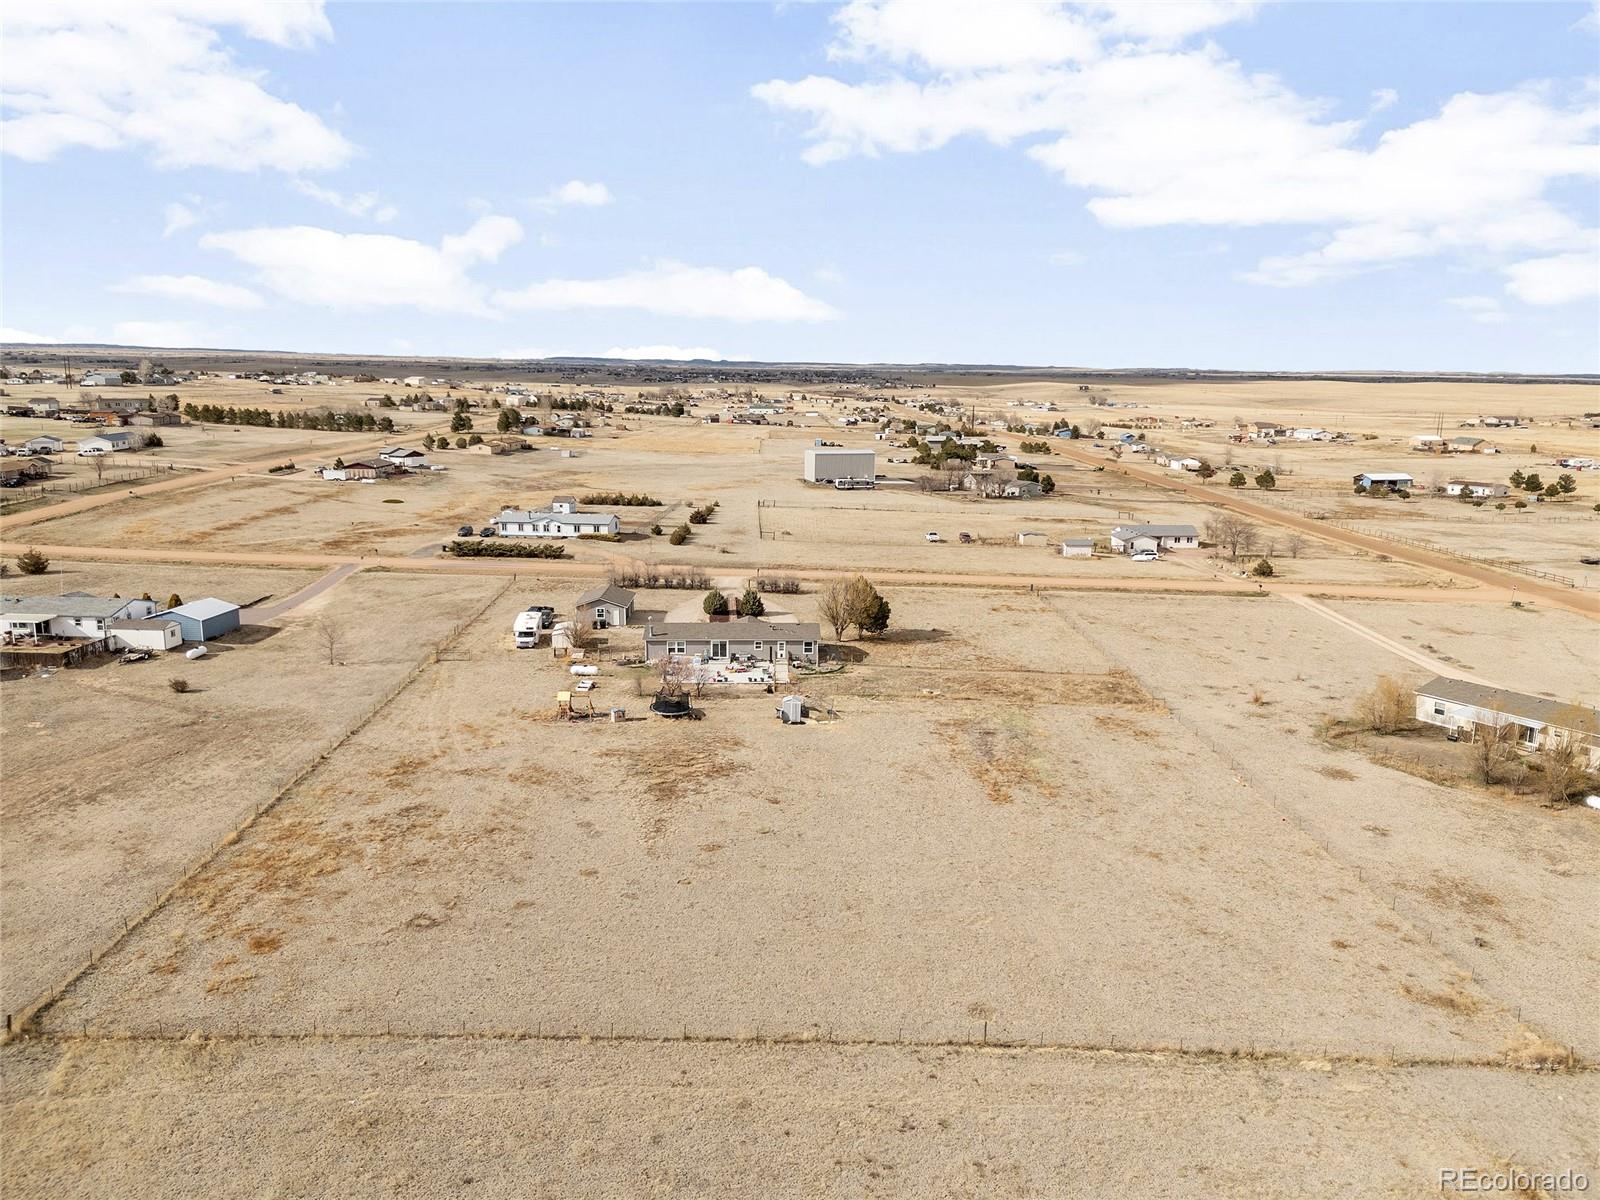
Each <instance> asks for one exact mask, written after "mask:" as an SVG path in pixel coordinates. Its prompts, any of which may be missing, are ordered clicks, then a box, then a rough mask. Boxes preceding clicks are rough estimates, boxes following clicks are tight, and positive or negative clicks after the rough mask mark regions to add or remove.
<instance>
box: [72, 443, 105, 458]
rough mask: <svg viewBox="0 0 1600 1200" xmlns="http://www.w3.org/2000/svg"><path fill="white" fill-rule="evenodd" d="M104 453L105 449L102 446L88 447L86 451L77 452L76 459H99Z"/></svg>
mask: <svg viewBox="0 0 1600 1200" xmlns="http://www.w3.org/2000/svg"><path fill="white" fill-rule="evenodd" d="M105 452H106V451H105V447H104V446H90V447H89V448H88V449H87V450H79V451H78V457H79V458H99V457H100V455H102V454H104V453H105Z"/></svg>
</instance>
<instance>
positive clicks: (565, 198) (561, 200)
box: [535, 179, 616, 208]
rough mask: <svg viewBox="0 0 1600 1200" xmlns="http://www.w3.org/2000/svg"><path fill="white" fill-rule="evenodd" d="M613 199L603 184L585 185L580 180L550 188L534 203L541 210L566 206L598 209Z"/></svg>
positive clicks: (572, 180)
mask: <svg viewBox="0 0 1600 1200" xmlns="http://www.w3.org/2000/svg"><path fill="white" fill-rule="evenodd" d="M615 198H616V197H614V196H613V195H612V194H611V189H610V188H608V187H607V186H606V185H605V184H603V183H585V182H584V181H583V180H581V179H570V180H568V181H567V182H566V183H563V184H562V185H561V186H560V187H553V188H551V189H550V190H549V191H548V192H546V193H545V194H544V195H542V196H540V197H539V199H538V200H537V201H535V203H537V204H538V205H540V206H541V207H543V208H561V207H565V206H567V205H577V206H578V207H580V208H599V207H600V206H601V205H603V204H610V203H611V202H612V200H614V199H615Z"/></svg>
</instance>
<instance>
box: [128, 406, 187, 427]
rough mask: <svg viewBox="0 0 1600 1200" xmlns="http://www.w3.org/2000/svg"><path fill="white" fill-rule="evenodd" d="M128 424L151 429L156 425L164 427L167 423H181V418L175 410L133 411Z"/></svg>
mask: <svg viewBox="0 0 1600 1200" xmlns="http://www.w3.org/2000/svg"><path fill="white" fill-rule="evenodd" d="M128 424H129V425H132V426H133V427H134V428H135V429H153V428H155V427H157V426H161V427H163V428H165V427H166V426H168V425H182V424H183V418H182V417H180V416H179V415H178V414H177V413H175V412H165V411H163V410H161V409H157V410H155V411H154V412H141V413H134V414H133V415H132V416H131V417H129V418H128Z"/></svg>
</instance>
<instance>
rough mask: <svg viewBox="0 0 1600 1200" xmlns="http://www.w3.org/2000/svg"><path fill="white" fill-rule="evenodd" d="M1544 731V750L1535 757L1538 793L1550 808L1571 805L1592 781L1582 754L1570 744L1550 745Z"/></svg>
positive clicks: (1564, 741)
mask: <svg viewBox="0 0 1600 1200" xmlns="http://www.w3.org/2000/svg"><path fill="white" fill-rule="evenodd" d="M1550 733H1551V731H1550V730H1549V729H1546V731H1545V738H1546V741H1545V745H1544V748H1543V749H1541V750H1540V751H1539V753H1538V754H1536V755H1535V756H1534V762H1535V764H1536V765H1537V766H1538V768H1539V778H1538V782H1539V791H1540V792H1541V793H1542V794H1543V795H1544V798H1545V800H1546V801H1548V802H1549V803H1551V804H1557V805H1560V804H1570V803H1572V798H1573V796H1575V795H1577V794H1578V793H1579V792H1582V791H1584V790H1586V789H1587V787H1588V786H1589V785H1590V784H1592V783H1593V781H1594V778H1593V775H1592V773H1591V772H1590V771H1589V764H1588V761H1587V758H1586V756H1585V754H1584V753H1583V752H1582V751H1581V750H1580V749H1579V748H1578V747H1577V746H1576V745H1574V744H1573V743H1572V742H1571V741H1569V740H1566V739H1563V740H1561V741H1551V740H1549V738H1550Z"/></svg>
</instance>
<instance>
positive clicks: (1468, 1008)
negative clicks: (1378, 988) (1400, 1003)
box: [1400, 983, 1483, 1017]
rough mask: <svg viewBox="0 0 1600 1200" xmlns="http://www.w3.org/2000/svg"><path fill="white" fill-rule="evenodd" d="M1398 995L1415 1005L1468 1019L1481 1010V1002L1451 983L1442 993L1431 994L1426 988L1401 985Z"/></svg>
mask: <svg viewBox="0 0 1600 1200" xmlns="http://www.w3.org/2000/svg"><path fill="white" fill-rule="evenodd" d="M1400 994H1401V995H1402V996H1404V997H1405V998H1406V999H1407V1000H1411V1001H1414V1002H1415V1003H1417V1004H1426V1005H1427V1006H1428V1007H1429V1008H1438V1009H1442V1010H1444V1011H1445V1012H1453V1013H1459V1014H1460V1015H1462V1016H1464V1017H1470V1016H1472V1015H1473V1014H1474V1013H1477V1012H1478V1011H1480V1010H1481V1009H1482V1008H1483V1001H1481V1000H1479V999H1478V997H1476V996H1474V995H1473V994H1472V993H1471V992H1469V991H1467V990H1466V989H1465V988H1463V987H1462V986H1461V985H1460V984H1459V983H1452V984H1450V985H1449V987H1447V988H1445V989H1443V990H1442V991H1437V992H1431V991H1429V990H1428V989H1427V988H1424V987H1418V986H1416V985H1415V984H1410V983H1402V984H1401V985H1400Z"/></svg>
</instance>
